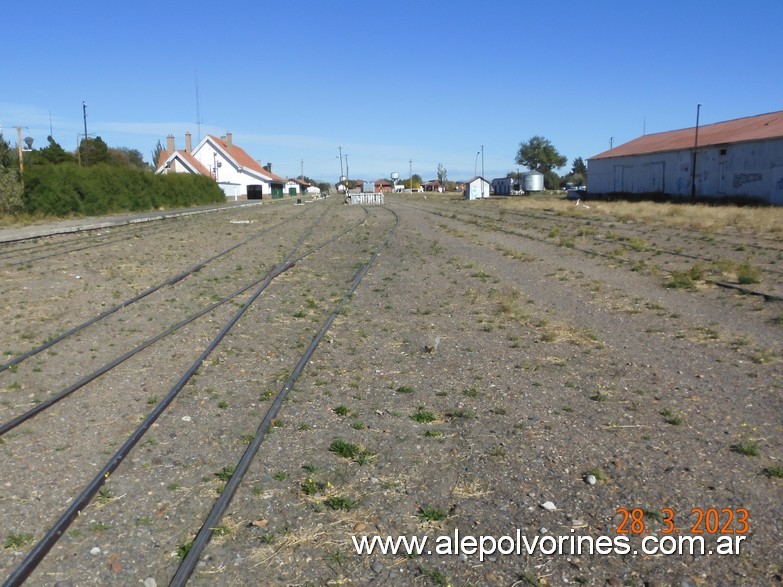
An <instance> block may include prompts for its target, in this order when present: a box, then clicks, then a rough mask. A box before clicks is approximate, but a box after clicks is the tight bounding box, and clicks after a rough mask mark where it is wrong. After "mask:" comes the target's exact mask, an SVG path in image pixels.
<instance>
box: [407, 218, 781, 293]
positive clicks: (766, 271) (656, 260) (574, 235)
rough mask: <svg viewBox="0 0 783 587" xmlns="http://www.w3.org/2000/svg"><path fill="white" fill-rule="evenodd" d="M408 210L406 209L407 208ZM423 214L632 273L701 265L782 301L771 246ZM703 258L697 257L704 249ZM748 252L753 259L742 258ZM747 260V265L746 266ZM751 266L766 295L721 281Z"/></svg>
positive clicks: (576, 223)
mask: <svg viewBox="0 0 783 587" xmlns="http://www.w3.org/2000/svg"><path fill="white" fill-rule="evenodd" d="M406 205H410V204H406ZM416 208H417V209H418V210H420V211H422V212H427V213H429V214H434V215H436V216H440V217H441V218H444V219H450V220H454V221H457V222H460V223H462V224H463V225H473V226H476V227H478V228H482V229H486V230H489V231H497V232H502V233H506V234H511V235H514V236H519V237H523V238H525V239H528V240H533V241H538V242H541V243H547V244H549V245H555V246H562V247H565V248H568V249H571V250H574V251H577V252H580V253H584V254H587V255H591V256H595V257H603V258H605V259H608V260H610V261H611V262H613V263H619V264H625V265H627V266H630V267H631V269H632V270H633V271H639V270H645V269H647V268H650V267H652V268H653V270H654V271H658V270H660V269H663V270H666V271H671V270H683V269H687V268H688V267H689V265H688V264H690V266H693V264H694V263H701V264H702V266H703V268H704V271H705V272H707V274H708V279H709V280H710V281H711V282H712V283H714V284H715V285H718V286H720V287H727V288H733V289H737V290H740V291H742V292H743V293H747V294H752V295H758V296H761V297H763V298H765V299H767V300H781V299H783V288H782V287H781V281H783V280H781V276H783V269H781V268H780V267H781V263H780V261H781V259H783V252H782V251H781V249H780V248H778V247H777V246H775V245H776V244H777V241H771V242H770V243H769V244H768V245H766V246H762V245H759V244H757V243H747V244H745V243H742V242H740V241H739V240H738V239H737V238H736V237H733V236H727V235H708V236H709V241H708V242H707V241H705V240H704V238H705V237H697V236H692V235H690V234H687V233H685V232H684V231H679V230H674V229H656V236H655V238H657V239H658V240H660V239H661V238H662V236H664V237H666V242H669V243H671V242H672V241H673V242H674V243H676V244H675V245H674V246H672V245H671V244H669V245H668V246H666V245H664V244H660V243H657V242H655V240H653V238H650V237H648V238H650V240H649V241H648V240H646V239H645V237H647V234H646V227H635V226H630V227H627V226H623V225H622V223H617V222H608V221H604V220H597V219H594V218H586V217H572V216H568V215H558V214H556V213H547V212H545V211H544V212H543V213H542V211H540V210H524V211H506V210H503V209H501V210H500V211H496V210H492V211H484V210H480V211H479V210H476V211H471V212H467V211H465V210H462V211H461V212H460V214H459V215H457V214H455V213H454V212H452V211H451V210H449V209H447V208H443V207H440V208H438V207H435V206H425V207H421V206H418V207H416ZM705 248H706V249H707V252H700V251H703V250H704V249H705ZM748 249H752V256H751V257H749V256H748V253H747V252H746V251H747V250H748ZM749 259H750V260H749ZM750 262H752V264H753V267H754V268H755V269H756V270H757V271H758V272H759V273H760V274H763V275H765V276H767V279H765V280H764V281H765V282H766V283H765V285H766V289H765V291H760V289H759V288H758V287H743V286H742V285H741V284H736V283H727V282H726V280H725V279H724V278H723V277H722V275H721V271H722V269H723V268H724V267H729V266H731V265H739V264H742V263H750Z"/></svg>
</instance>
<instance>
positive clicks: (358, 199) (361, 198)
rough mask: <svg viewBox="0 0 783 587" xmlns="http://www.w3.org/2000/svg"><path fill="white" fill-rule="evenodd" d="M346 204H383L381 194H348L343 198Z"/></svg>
mask: <svg viewBox="0 0 783 587" xmlns="http://www.w3.org/2000/svg"><path fill="white" fill-rule="evenodd" d="M345 203H346V204H370V205H372V204H378V205H381V206H382V205H383V204H384V201H383V194H350V196H349V197H346V198H345Z"/></svg>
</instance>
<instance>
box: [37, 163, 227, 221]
mask: <svg viewBox="0 0 783 587" xmlns="http://www.w3.org/2000/svg"><path fill="white" fill-rule="evenodd" d="M22 200H23V207H24V212H27V213H30V214H46V215H52V216H68V215H71V214H77V215H86V216H96V215H101V214H108V213H114V212H126V211H139V210H150V209H156V208H175V207H186V206H194V205H200V204H212V203H219V202H224V201H225V195H224V193H223V190H221V189H220V187H218V185H217V184H216V183H215V182H214V181H213V180H211V179H210V178H208V177H203V176H199V175H190V174H185V173H182V174H180V173H174V174H171V175H154V174H153V173H150V172H149V171H143V170H140V169H132V168H125V167H117V166H112V165H103V164H102V165H95V166H91V167H79V166H78V165H74V164H68V163H66V164H61V165H49V166H40V167H39V166H36V167H31V168H30V169H29V170H26V171H25V174H24V193H23V195H22Z"/></svg>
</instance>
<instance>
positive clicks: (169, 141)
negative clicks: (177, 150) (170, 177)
mask: <svg viewBox="0 0 783 587" xmlns="http://www.w3.org/2000/svg"><path fill="white" fill-rule="evenodd" d="M166 152H167V153H168V154H169V155H171V154H172V153H173V152H174V135H169V136H167V137H166Z"/></svg>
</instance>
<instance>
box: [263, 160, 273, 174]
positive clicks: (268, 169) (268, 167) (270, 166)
mask: <svg viewBox="0 0 783 587" xmlns="http://www.w3.org/2000/svg"><path fill="white" fill-rule="evenodd" d="M264 169H266V170H267V171H268V172H269V173H272V162H271V161H270V162H269V163H267V164H266V167H264Z"/></svg>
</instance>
